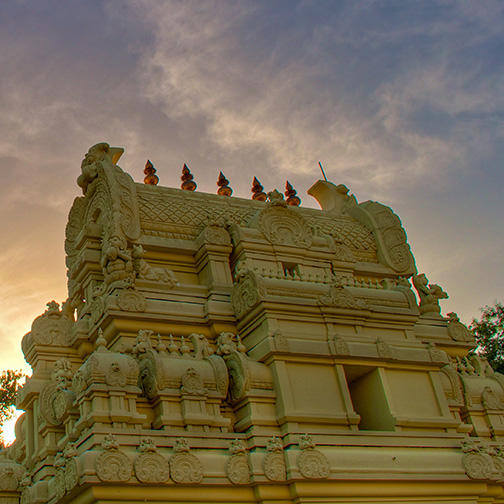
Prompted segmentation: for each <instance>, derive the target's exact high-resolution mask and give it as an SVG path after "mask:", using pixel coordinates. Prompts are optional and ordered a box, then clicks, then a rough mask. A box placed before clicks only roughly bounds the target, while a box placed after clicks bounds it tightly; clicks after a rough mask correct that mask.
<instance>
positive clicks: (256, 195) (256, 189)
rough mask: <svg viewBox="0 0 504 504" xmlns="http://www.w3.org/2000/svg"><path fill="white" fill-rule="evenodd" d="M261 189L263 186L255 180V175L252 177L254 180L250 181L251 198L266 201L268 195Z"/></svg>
mask: <svg viewBox="0 0 504 504" xmlns="http://www.w3.org/2000/svg"><path fill="white" fill-rule="evenodd" d="M263 189H264V187H263V186H262V185H261V182H259V180H257V177H254V181H253V182H252V199H253V200H256V201H266V199H267V198H268V196H267V194H266V193H265V192H263Z"/></svg>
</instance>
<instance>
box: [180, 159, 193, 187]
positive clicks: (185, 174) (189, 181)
mask: <svg viewBox="0 0 504 504" xmlns="http://www.w3.org/2000/svg"><path fill="white" fill-rule="evenodd" d="M193 178H194V177H193V175H192V173H191V170H189V167H188V166H187V165H186V164H185V163H184V167H183V168H182V177H180V180H182V185H181V186H180V187H181V188H182V189H184V191H194V190H195V189H196V187H197V186H196V182H194V180H193Z"/></svg>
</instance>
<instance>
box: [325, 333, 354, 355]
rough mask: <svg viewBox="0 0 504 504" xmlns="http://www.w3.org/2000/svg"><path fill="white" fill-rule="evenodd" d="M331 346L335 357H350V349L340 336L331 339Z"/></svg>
mask: <svg viewBox="0 0 504 504" xmlns="http://www.w3.org/2000/svg"><path fill="white" fill-rule="evenodd" d="M329 345H330V347H331V351H332V352H333V353H334V355H350V347H349V346H348V343H347V342H346V340H345V339H344V338H343V337H342V336H340V335H339V334H335V335H334V336H333V337H332V338H330V339H329Z"/></svg>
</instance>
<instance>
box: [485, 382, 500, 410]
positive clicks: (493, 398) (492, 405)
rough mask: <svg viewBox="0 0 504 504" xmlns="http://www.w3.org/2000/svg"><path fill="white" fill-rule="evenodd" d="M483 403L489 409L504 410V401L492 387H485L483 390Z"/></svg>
mask: <svg viewBox="0 0 504 504" xmlns="http://www.w3.org/2000/svg"><path fill="white" fill-rule="evenodd" d="M481 403H482V404H483V406H484V407H485V408H486V409H489V410H503V409H504V402H503V401H502V398H500V397H499V396H498V395H497V394H496V393H495V392H494V391H493V390H492V389H491V388H490V387H488V386H487V387H485V388H484V389H483V391H482V392H481Z"/></svg>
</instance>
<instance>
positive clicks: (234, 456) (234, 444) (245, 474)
mask: <svg viewBox="0 0 504 504" xmlns="http://www.w3.org/2000/svg"><path fill="white" fill-rule="evenodd" d="M229 451H230V452H231V456H230V457H229V458H228V460H227V461H226V475H227V477H228V478H229V481H231V483H233V484H234V485H246V484H247V483H250V467H249V464H248V458H247V450H246V448H245V445H244V443H243V441H241V440H240V439H235V440H233V441H231V445H230V447H229Z"/></svg>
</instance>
